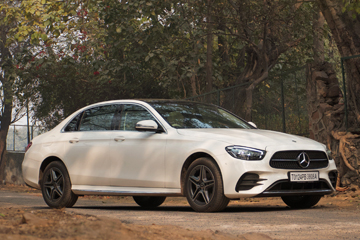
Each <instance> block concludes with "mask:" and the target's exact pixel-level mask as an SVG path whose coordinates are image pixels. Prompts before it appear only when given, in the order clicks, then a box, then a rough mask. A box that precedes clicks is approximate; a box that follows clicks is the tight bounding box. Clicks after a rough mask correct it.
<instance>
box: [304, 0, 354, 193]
mask: <svg viewBox="0 0 360 240" xmlns="http://www.w3.org/2000/svg"><path fill="white" fill-rule="evenodd" d="M317 3H318V6H319V8H320V10H321V12H322V14H323V16H324V18H325V20H326V23H327V25H328V27H329V29H330V31H331V35H332V37H333V39H334V41H335V42H336V45H337V48H338V50H339V53H340V55H341V57H351V56H353V55H358V54H359V53H360V42H359V39H360V38H359V37H360V33H359V31H358V28H359V26H360V25H359V24H360V22H359V20H360V18H359V16H358V15H357V12H358V10H359V8H358V3H357V2H353V3H351V2H350V1H335V0H318V1H317ZM344 64H345V69H346V80H347V81H346V86H345V88H344V93H347V94H346V96H347V97H346V99H345V104H344V103H343V102H342V101H341V100H342V94H341V91H340V89H339V83H338V80H337V78H336V74H335V72H334V70H333V68H332V66H331V65H329V64H328V63H324V62H323V61H322V60H321V59H319V60H318V62H317V63H316V64H315V65H313V66H311V69H309V75H311V76H310V77H309V79H310V81H308V82H309V87H308V95H309V99H310V101H312V103H315V104H310V105H311V107H310V109H311V110H310V111H309V114H310V115H309V117H310V122H311V123H310V126H311V127H312V129H311V130H312V132H313V133H314V134H313V135H312V137H313V138H315V139H316V140H318V141H320V142H323V143H325V144H327V146H328V147H329V148H330V149H331V150H332V152H333V153H334V155H335V156H334V157H335V160H336V163H337V166H338V167H339V178H338V181H337V189H339V190H343V189H342V188H340V183H342V184H343V185H345V186H346V185H350V184H351V183H356V184H360V179H359V174H358V171H357V169H358V165H359V164H358V163H357V159H359V157H360V153H359V152H358V151H353V150H352V149H356V148H354V147H353V146H355V145H356V144H357V143H358V142H359V141H358V140H357V138H359V137H360V136H359V135H358V126H359V123H360V115H359V113H360V112H359V110H360V109H359V107H360V105H359V104H360V98H359V97H358V96H357V95H358V92H359V91H360V80H359V79H360V59H359V58H354V59H348V60H345V61H344ZM314 91H316V92H314ZM345 111H346V112H347V113H348V119H346V118H344V112H345Z"/></svg>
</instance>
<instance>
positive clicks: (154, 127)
mask: <svg viewBox="0 0 360 240" xmlns="http://www.w3.org/2000/svg"><path fill="white" fill-rule="evenodd" d="M158 128H159V125H158V124H157V123H156V122H155V121H154V120H142V121H139V122H137V123H136V125H135V129H136V130H138V131H151V132H157V131H158V130H159V129H158Z"/></svg>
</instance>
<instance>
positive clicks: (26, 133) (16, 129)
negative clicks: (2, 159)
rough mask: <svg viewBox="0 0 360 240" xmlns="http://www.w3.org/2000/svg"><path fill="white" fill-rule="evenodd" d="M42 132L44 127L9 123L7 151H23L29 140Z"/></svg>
mask: <svg viewBox="0 0 360 240" xmlns="http://www.w3.org/2000/svg"><path fill="white" fill-rule="evenodd" d="M43 132H44V128H43V127H40V126H29V127H28V126H27V125H15V124H14V125H10V127H9V131H8V135H7V139H6V150H7V151H18V152H23V151H25V148H26V146H27V145H28V142H29V140H31V139H33V138H34V137H36V136H37V135H40V134H41V133H43Z"/></svg>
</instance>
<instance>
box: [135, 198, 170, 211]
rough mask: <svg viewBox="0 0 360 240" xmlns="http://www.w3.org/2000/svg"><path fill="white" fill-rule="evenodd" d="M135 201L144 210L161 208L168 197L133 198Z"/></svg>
mask: <svg viewBox="0 0 360 240" xmlns="http://www.w3.org/2000/svg"><path fill="white" fill-rule="evenodd" d="M133 198H134V201H135V202H136V203H137V204H138V205H139V206H140V207H143V208H156V207H158V206H160V205H161V204H162V203H163V202H164V201H165V199H166V197H148V196H133Z"/></svg>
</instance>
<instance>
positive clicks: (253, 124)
mask: <svg viewBox="0 0 360 240" xmlns="http://www.w3.org/2000/svg"><path fill="white" fill-rule="evenodd" d="M248 124H250V125H251V126H253V127H254V128H257V126H256V124H255V123H253V122H248Z"/></svg>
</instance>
